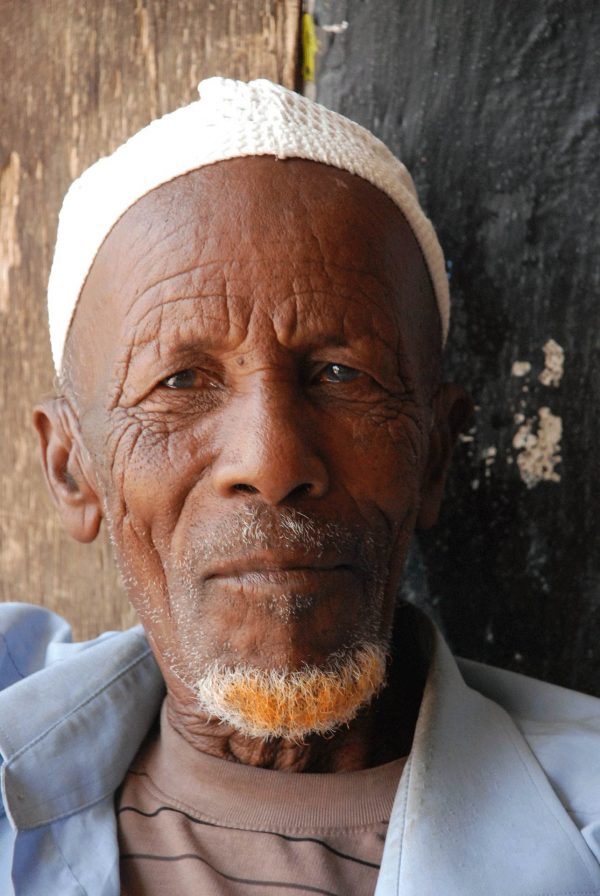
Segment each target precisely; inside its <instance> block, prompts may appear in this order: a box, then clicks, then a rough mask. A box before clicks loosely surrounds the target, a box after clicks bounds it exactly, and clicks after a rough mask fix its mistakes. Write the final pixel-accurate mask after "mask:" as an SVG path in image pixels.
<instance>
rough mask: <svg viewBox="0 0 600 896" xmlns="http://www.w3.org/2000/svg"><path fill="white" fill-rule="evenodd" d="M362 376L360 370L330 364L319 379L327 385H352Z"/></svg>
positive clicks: (322, 371)
mask: <svg viewBox="0 0 600 896" xmlns="http://www.w3.org/2000/svg"><path fill="white" fill-rule="evenodd" d="M359 376H361V372H360V370H356V369H355V368H354V367H346V365H345V364H328V365H327V366H326V367H324V368H323V369H322V370H321V373H320V374H319V379H320V381H321V382H326V383H351V382H352V380H355V379H357V378H358V377H359Z"/></svg>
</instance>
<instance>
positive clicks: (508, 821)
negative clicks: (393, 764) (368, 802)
mask: <svg viewBox="0 0 600 896" xmlns="http://www.w3.org/2000/svg"><path fill="white" fill-rule="evenodd" d="M508 873H510V880H507V874H508ZM517 882H518V883H517ZM515 886H516V887H517V890H518V893H519V896H539V894H541V893H544V894H552V896H566V894H569V896H584V894H585V896H598V894H600V867H599V866H598V863H597V862H596V860H595V859H594V857H593V856H592V853H591V851H590V850H589V848H588V847H587V845H586V843H585V841H584V839H583V837H582V836H581V834H580V832H579V830H578V829H577V827H576V826H575V825H574V824H573V822H572V821H571V819H570V817H569V815H568V814H567V812H566V811H565V809H564V808H563V806H562V804H561V803H560V801H559V799H558V798H557V796H556V794H555V792H554V791H553V789H552V788H551V786H550V784H549V782H548V779H547V777H546V775H545V774H544V772H543V771H542V769H541V767H540V765H539V763H538V762H537V761H536V759H535V757H534V756H533V754H532V752H531V750H530V748H529V746H528V745H527V743H526V741H525V740H524V738H523V736H522V735H521V733H520V732H519V730H518V729H517V727H516V725H515V724H514V722H513V721H512V719H511V718H510V716H509V715H508V714H507V713H506V712H505V711H504V710H503V709H502V708H501V707H500V706H498V704H497V703H494V702H492V701H491V700H488V699H487V698H486V697H484V696H482V694H480V693H478V692H477V691H475V690H473V689H472V688H470V687H468V685H467V684H466V683H465V681H464V679H463V677H462V675H461V672H460V670H459V667H458V665H457V662H456V660H455V659H454V657H453V656H452V655H451V653H450V651H449V649H448V647H447V646H446V644H445V643H444V641H443V639H442V637H441V635H440V634H439V632H436V643H435V648H434V652H433V658H432V662H431V666H430V670H429V674H428V678H427V683H426V686H425V691H424V695H423V700H422V704H421V709H420V712H419V717H418V721H417V726H416V730H415V738H414V742H413V747H412V750H411V755H410V757H409V760H408V762H407V765H406V767H405V770H404V773H403V775H402V778H401V782H400V787H399V789H398V794H397V796H396V801H395V804H394V808H393V810H392V817H391V819H390V825H389V832H388V837H387V840H386V845H385V850H384V856H383V861H382V866H381V872H380V877H379V881H378V886H377V890H376V896H384V894H385V896H388V894H399V893H401V894H402V896H422V894H423V893H444V896H480V894H481V893H485V894H486V896H506V893H507V892H516V891H517V890H515Z"/></svg>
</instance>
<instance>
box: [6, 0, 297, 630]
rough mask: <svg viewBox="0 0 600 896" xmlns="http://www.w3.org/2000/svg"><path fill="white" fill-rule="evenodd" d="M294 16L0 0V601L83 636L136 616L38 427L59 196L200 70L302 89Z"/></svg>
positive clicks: (247, 8) (151, 4) (179, 4)
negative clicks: (52, 477) (55, 483)
mask: <svg viewBox="0 0 600 896" xmlns="http://www.w3.org/2000/svg"><path fill="white" fill-rule="evenodd" d="M298 24H299V2H296V0H289V2H288V0H228V2H224V3H221V2H214V3H209V2H198V0H89V2H85V3H81V2H77V0H18V2H16V0H0V110H1V112H0V115H1V121H0V208H1V217H0V377H1V382H0V388H1V392H0V395H1V398H0V402H1V413H2V433H3V437H2V449H1V456H2V464H1V466H0V551H1V555H0V569H1V583H0V589H1V590H0V599H2V600H21V601H32V602H34V603H40V604H45V605H46V606H49V607H52V608H53V609H56V610H58V612H60V613H62V614H64V615H65V616H66V617H67V618H68V619H69V620H70V621H71V622H72V623H73V625H74V629H75V633H76V635H77V636H78V637H90V636H92V635H94V634H96V633H97V632H98V631H101V630H103V629H106V628H120V627H122V626H126V625H130V624H131V623H132V622H133V621H134V617H133V613H132V611H131V610H129V607H128V604H127V601H126V599H125V597H124V595H123V592H122V589H121V587H120V585H119V583H118V581H117V576H116V573H115V571H114V568H113V564H112V561H111V559H110V551H109V547H108V544H107V541H106V538H105V536H104V533H103V535H102V537H101V538H100V539H98V541H97V543H95V544H94V545H91V546H89V545H78V544H76V543H75V542H73V541H71V540H70V539H68V538H67V537H66V536H65V535H64V533H63V532H62V531H61V529H60V527H59V525H58V521H57V519H56V516H55V513H54V511H53V508H52V507H51V504H50V500H49V498H48V496H47V494H46V489H45V486H44V483H43V481H42V475H41V470H40V464H39V459H38V449H37V443H36V441H35V436H34V431H33V429H32V426H31V422H30V421H31V408H32V406H33V404H34V402H35V401H36V400H37V399H39V397H40V396H42V395H44V394H45V393H48V392H51V391H52V388H53V370H52V365H51V360H50V349H49V345H48V336H47V332H46V310H45V291H46V282H47V279H48V272H49V269H50V261H51V258H52V251H53V248H54V238H55V234H56V217H57V213H58V209H59V207H60V203H61V201H62V197H63V195H64V193H65V191H66V189H67V187H68V186H69V183H70V182H71V180H72V179H73V178H74V177H77V175H79V174H80V173H81V171H83V169H84V168H86V167H87V166H88V165H90V164H91V163H92V162H94V161H95V160H96V158H98V156H100V155H103V154H105V153H107V152H110V151H112V150H113V149H114V148H115V147H116V146H118V145H119V144H120V143H121V142H122V141H123V140H124V139H126V138H127V137H128V136H130V135H131V134H133V133H134V132H135V131H137V130H138V129H139V128H140V127H143V125H145V124H147V123H148V122H149V121H150V120H151V119H153V118H155V117H156V116H157V115H161V114H162V113H164V112H168V111H170V110H172V109H175V108H177V106H180V105H182V104H184V103H188V102H190V101H191V100H193V99H194V98H195V97H196V96H197V93H196V86H197V84H198V81H200V79H201V78H204V77H208V76H210V75H214V74H220V75H225V76H230V77H239V78H249V77H267V78H271V79H272V80H275V81H281V82H282V83H284V84H286V85H287V86H290V87H292V86H294V81H295V70H296V64H297V59H298V51H297V38H298ZM93 350H94V347H93V346H90V351H93Z"/></svg>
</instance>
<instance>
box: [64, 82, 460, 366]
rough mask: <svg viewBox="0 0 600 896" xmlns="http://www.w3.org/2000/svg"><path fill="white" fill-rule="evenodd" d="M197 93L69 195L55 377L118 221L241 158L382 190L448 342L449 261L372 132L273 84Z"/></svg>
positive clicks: (223, 85)
mask: <svg viewBox="0 0 600 896" xmlns="http://www.w3.org/2000/svg"><path fill="white" fill-rule="evenodd" d="M198 91H199V93H200V99H199V100H198V101H196V102H193V103H191V104H190V105H188V106H183V107H182V108H181V109H177V110H176V111H175V112H171V113H169V114H168V115H164V116H163V117H162V118H160V119H157V120H156V121H153V122H151V124H149V125H148V126H147V127H145V128H142V130H141V131H139V132H138V133H137V134H135V135H134V136H133V137H131V138H130V139H129V140H127V142H126V143H124V144H123V145H122V146H120V147H119V148H118V149H117V150H115V152H114V153H113V154H112V155H110V156H107V157H106V158H102V159H100V160H99V161H98V162H96V163H95V164H94V165H92V166H91V167H90V168H88V169H87V171H85V172H84V173H83V174H82V175H81V177H79V178H78V179H77V180H76V181H74V183H73V184H72V185H71V187H70V189H69V191H68V192H67V194H66V196H65V199H64V202H63V205H62V209H61V211H60V215H59V221H58V234H57V239H56V249H55V252H54V260H53V263H52V269H51V272H50V280H49V283H48V316H49V325H50V342H51V345H52V356H53V359H54V366H55V368H56V370H57V372H60V367H61V364H62V357H63V351H64V345H65V340H66V338H67V333H68V331H69V326H70V323H71V320H72V318H73V313H74V311H75V308H76V306H77V301H78V299H79V295H80V293H81V290H82V288H83V285H84V283H85V280H86V277H87V275H88V273H89V270H90V268H91V266H92V264H93V261H94V259H95V257H96V254H97V253H98V250H99V249H100V246H101V245H102V243H103V242H104V240H105V238H106V237H107V236H108V234H109V233H110V231H111V229H112V228H113V227H114V225H115V224H116V222H117V221H118V220H119V218H120V217H121V216H122V215H123V214H124V213H125V212H126V211H127V209H128V208H130V207H131V206H132V205H133V204H134V203H135V202H137V200H138V199H141V198H142V196H145V195H146V194H147V193H149V192H150V191H151V190H154V189H155V188H156V187H159V186H160V185H161V184H164V183H167V182H168V181H170V180H173V178H175V177H178V176H179V175H182V174H186V173H188V172H189V171H194V170H196V169H198V168H202V167H204V166H205V165H211V164H212V163H214V162H218V161H221V160H224V159H233V158H239V157H241V156H261V155H270V156H275V157H276V158H278V159H287V158H300V159H311V160H313V161H315V162H322V163H324V164H326V165H332V166H333V167H335V168H341V169H342V170H344V171H349V172H350V173H352V174H356V175H358V176H359V177H362V178H364V179H365V180H367V181H369V182H370V183H372V184H373V185H374V186H375V187H378V188H379V189H380V190H383V192H384V193H386V194H387V195H388V196H389V197H390V199H392V200H393V201H394V202H395V203H396V205H397V206H398V208H399V209H400V210H401V211H402V213H403V214H404V216H405V217H406V220H407V221H408V223H409V225H410V227H411V228H412V231H413V233H414V235H415V237H416V238H417V240H418V242H419V245H420V247H421V250H422V252H423V256H424V258H425V262H426V264H427V267H428V269H429V274H430V276H431V281H432V284H433V288H434V291H435V295H436V298H437V303H438V307H439V311H440V317H441V321H442V332H443V339H444V341H445V340H446V335H447V331H448V319H449V295H448V279H447V276H446V270H445V265H444V257H443V253H442V250H441V248H440V244H439V242H438V240H437V237H436V234H435V231H434V229H433V227H432V225H431V222H430V221H429V220H428V218H427V217H426V216H425V214H424V213H423V211H422V209H421V206H420V205H419V200H418V198H417V193H416V190H415V186H414V183H413V181H412V178H411V176H410V174H409V173H408V171H407V169H406V167H405V166H404V165H403V164H402V162H400V161H399V160H398V159H397V158H396V157H395V156H394V155H393V154H392V153H391V152H390V150H389V149H388V148H387V147H386V146H385V145H384V144H383V143H382V142H381V141H380V140H378V139H377V138H376V137H374V136H373V134H371V133H370V132H369V131H367V130H366V129H365V128H363V127H361V126H360V125H358V124H356V123H355V122H353V121H350V120H349V119H347V118H344V117H343V116H342V115H339V114H337V113H336V112H331V111H330V110H329V109H326V108H325V107H324V106H321V105H319V104H318V103H314V102H312V101H311V100H309V99H307V98H306V97H303V96H300V95H299V94H297V93H294V92H293V91H291V90H287V89H286V88H284V87H281V86H280V85H278V84H273V83H271V82H270V81H266V80H258V81H250V82H249V83H245V82H243V81H232V80H228V79H225V78H209V79H208V80H205V81H202V82H201V83H200V85H199V87H198Z"/></svg>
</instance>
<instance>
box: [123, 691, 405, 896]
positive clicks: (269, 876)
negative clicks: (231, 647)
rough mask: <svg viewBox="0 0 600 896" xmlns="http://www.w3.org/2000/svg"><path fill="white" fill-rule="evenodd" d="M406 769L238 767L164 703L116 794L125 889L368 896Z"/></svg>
mask: <svg viewBox="0 0 600 896" xmlns="http://www.w3.org/2000/svg"><path fill="white" fill-rule="evenodd" d="M403 765H404V760H403V759H399V760H396V761H395V762H390V763H388V764H386V765H381V766H378V767H376V768H372V769H366V770H365V771H360V772H349V773H340V774H294V773H288V772H281V771H270V770H266V769H260V768H252V767H250V766H245V765H239V764H236V763H234V762H227V761H225V760H222V759H216V758H215V757H212V756H207V755H206V754H204V753H200V752H198V751H197V750H195V749H194V748H193V747H192V746H191V745H190V744H188V743H187V741H185V740H184V739H183V738H182V737H181V736H180V735H179V734H178V733H177V732H176V731H175V730H174V729H173V728H172V726H171V725H170V724H169V722H168V719H167V714H166V712H165V707H164V706H163V711H162V713H161V724H160V733H157V734H155V735H154V736H153V737H151V738H149V739H148V741H147V742H146V744H145V745H144V746H143V748H142V750H141V751H140V753H139V754H138V756H137V757H136V760H135V762H134V763H133V765H132V767H131V769H130V771H129V773H128V774H127V777H126V778H125V781H124V783H123V786H122V787H121V789H120V791H119V793H118V794H117V818H118V831H119V847H120V853H121V894H122V896H262V894H265V896H279V894H281V896H298V894H300V896H301V894H322V896H371V894H373V892H374V890H375V885H376V881H377V874H378V871H379V865H380V863H381V856H382V852H383V844H384V840H385V835H386V831H387V824H388V820H389V816H390V812H391V808H392V803H393V801H394V795H395V792H396V788H397V786H398V781H399V778H400V774H401V772H402V768H403Z"/></svg>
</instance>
